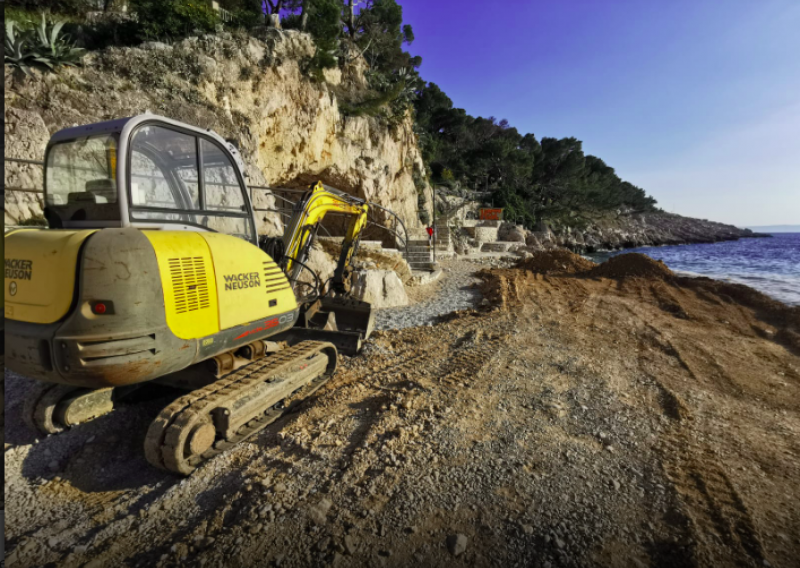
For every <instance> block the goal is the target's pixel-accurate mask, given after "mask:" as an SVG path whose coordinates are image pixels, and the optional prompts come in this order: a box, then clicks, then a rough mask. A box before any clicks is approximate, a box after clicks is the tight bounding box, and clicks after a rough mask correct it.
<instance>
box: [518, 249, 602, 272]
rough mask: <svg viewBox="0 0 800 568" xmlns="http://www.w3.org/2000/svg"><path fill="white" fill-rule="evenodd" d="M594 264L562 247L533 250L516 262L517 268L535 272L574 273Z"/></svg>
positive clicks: (590, 267)
mask: <svg viewBox="0 0 800 568" xmlns="http://www.w3.org/2000/svg"><path fill="white" fill-rule="evenodd" d="M594 266H595V263H594V262H592V261H591V260H587V259H585V258H583V257H582V256H580V255H578V254H575V253H573V252H570V251H568V250H564V249H557V250H548V251H539V252H535V253H533V256H532V257H531V258H527V259H524V260H521V261H520V262H519V263H518V264H517V268H519V269H522V270H528V271H530V272H535V273H537V274H576V273H579V272H586V271H587V270H591V269H592V268H594Z"/></svg>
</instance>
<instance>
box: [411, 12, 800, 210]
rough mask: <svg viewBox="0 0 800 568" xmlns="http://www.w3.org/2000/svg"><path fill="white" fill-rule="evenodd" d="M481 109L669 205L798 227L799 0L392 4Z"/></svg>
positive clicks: (417, 50)
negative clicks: (556, 140)
mask: <svg viewBox="0 0 800 568" xmlns="http://www.w3.org/2000/svg"><path fill="white" fill-rule="evenodd" d="M398 1H399V3H400V4H401V5H402V6H403V14H404V18H405V21H406V22H407V23H410V24H412V26H413V27H414V32H415V35H416V38H417V39H416V41H415V42H414V44H413V45H412V46H411V47H410V51H411V53H413V54H418V55H421V56H422V58H423V63H422V67H421V69H420V72H421V74H422V76H423V78H424V79H425V80H427V81H432V82H434V83H437V84H438V85H439V86H440V87H441V88H442V89H443V90H444V91H445V92H446V93H447V94H448V95H449V96H450V98H451V99H453V102H454V104H455V106H457V107H462V108H465V109H466V110H467V112H468V113H470V114H472V115H476V116H490V115H493V116H495V117H497V118H498V119H501V118H507V119H508V120H509V121H510V122H511V124H512V125H513V126H516V127H517V128H518V129H519V130H520V131H521V132H533V133H534V134H536V136H537V137H538V138H541V137H543V136H556V137H561V136H575V137H577V138H579V139H580V140H583V142H584V149H585V151H586V152H587V153H591V154H595V155H597V156H599V157H601V158H603V159H604V160H605V161H606V163H608V164H609V165H610V166H612V167H614V168H616V170H617V173H618V174H619V175H620V176H621V177H622V178H623V179H626V180H628V181H631V182H632V183H635V184H636V185H639V186H641V187H643V188H644V189H645V190H647V191H648V192H649V193H651V194H652V195H653V196H654V197H656V199H658V201H659V203H660V205H661V206H662V207H663V208H664V209H666V210H670V211H675V212H678V213H682V214H685V215H691V216H696V217H703V218H708V219H714V220H718V221H724V222H729V223H735V224H738V225H770V224H780V223H783V224H789V223H794V224H800V0H717V1H704V0H608V1H601V0H550V1H546V2H545V1H522V0H511V1H507V2H502V3H497V4H495V3H492V2H486V1H483V2H478V1H471V0H398Z"/></svg>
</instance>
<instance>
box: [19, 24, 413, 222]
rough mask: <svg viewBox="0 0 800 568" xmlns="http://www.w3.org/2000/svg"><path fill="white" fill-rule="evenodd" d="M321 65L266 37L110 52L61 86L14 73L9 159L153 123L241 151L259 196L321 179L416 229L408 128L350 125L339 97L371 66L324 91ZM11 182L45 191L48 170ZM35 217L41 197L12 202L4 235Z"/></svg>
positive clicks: (332, 76) (275, 34)
mask: <svg viewBox="0 0 800 568" xmlns="http://www.w3.org/2000/svg"><path fill="white" fill-rule="evenodd" d="M313 53H314V46H313V43H312V41H311V38H310V36H308V35H307V34H303V33H300V32H296V31H277V30H270V31H265V32H264V34H263V36H262V37H261V38H254V37H251V36H245V35H235V34H229V33H222V34H219V35H207V36H201V37H191V38H187V39H185V40H183V41H180V42H177V43H175V44H173V45H166V44H162V43H156V42H150V43H146V44H143V45H141V46H140V47H137V48H109V49H106V50H103V51H99V52H93V53H90V54H88V55H87V56H86V58H85V59H84V65H83V67H81V68H78V69H64V70H63V71H61V72H60V73H59V74H57V75H56V74H48V75H40V74H36V75H34V76H33V77H29V78H28V77H23V76H20V74H19V72H18V71H14V69H12V68H10V67H8V66H6V67H5V90H6V91H5V93H6V94H5V109H4V110H5V113H4V114H5V140H6V149H5V152H6V157H7V158H22V159H28V160H41V159H42V158H43V156H44V149H45V145H46V143H47V140H48V138H49V136H50V134H52V133H53V132H55V131H57V130H59V129H61V128H65V127H68V126H73V125H77V124H86V123H91V122H97V121H102V120H109V119H113V118H119V117H124V116H131V115H136V114H140V113H143V112H145V111H150V112H152V113H155V114H160V115H164V116H168V117H170V118H174V119H177V120H181V121H184V122H187V123H191V124H194V125H197V126H201V127H203V128H211V129H213V130H215V131H216V132H218V133H219V134H221V135H222V136H224V137H226V138H233V139H236V140H238V142H239V145H240V149H241V151H242V155H243V158H244V159H245V162H246V163H247V165H248V170H249V171H248V175H249V183H250V184H251V185H255V186H264V185H270V186H282V187H300V186H305V185H307V184H308V183H309V182H312V181H315V180H317V179H320V180H322V181H323V182H325V183H329V184H330V185H332V186H334V187H337V188H339V189H342V190H344V191H346V192H348V193H351V194H354V195H357V196H359V197H363V198H366V199H369V200H371V201H375V202H377V203H378V204H380V205H383V206H385V207H388V208H389V209H391V210H393V211H395V212H396V213H397V214H398V215H400V216H401V218H402V219H403V220H404V221H405V223H406V224H407V225H409V226H411V227H415V226H418V225H419V220H418V219H419V215H418V206H417V188H416V187H415V181H414V178H415V172H423V171H424V165H423V162H422V158H421V156H420V153H419V149H418V147H417V140H416V136H415V135H414V133H413V128H412V126H413V122H412V118H411V117H410V116H408V117H406V119H405V120H403V121H401V122H400V124H399V125H397V126H389V125H386V124H385V123H384V122H381V121H380V120H378V119H376V118H371V117H352V116H345V115H344V114H343V113H342V112H341V111H340V105H339V96H338V95H337V93H339V94H341V93H353V92H357V91H358V90H359V89H363V88H364V85H365V83H364V77H363V70H364V63H363V61H359V60H358V59H356V60H354V61H353V62H351V63H350V64H349V65H348V66H347V67H346V68H345V69H343V70H340V69H334V70H329V71H326V73H325V81H324V82H316V81H313V80H312V79H310V78H309V76H308V75H307V74H306V73H303V71H302V66H303V63H304V61H305V60H307V58H309V57H310V56H311V55H313ZM416 177H417V178H418V179H419V178H424V176H416ZM5 182H6V186H7V187H23V188H41V187H42V173H41V168H40V167H39V166H34V165H30V164H21V163H15V162H8V163H6V174H5ZM421 183H424V182H421ZM421 189H425V188H421ZM253 193H254V201H255V203H256V206H258V207H262V208H271V207H272V198H271V197H266V196H265V195H266V194H265V192H263V191H257V190H254V191H253ZM39 216H41V197H40V196H39V195H36V194H31V193H20V192H15V191H7V192H6V200H5V221H6V223H7V224H17V223H19V222H21V221H24V220H25V219H29V218H31V217H39ZM259 224H260V231H261V232H262V233H267V234H277V233H279V232H281V230H282V228H281V226H280V222H279V220H278V218H277V216H275V215H274V214H270V213H260V218H259Z"/></svg>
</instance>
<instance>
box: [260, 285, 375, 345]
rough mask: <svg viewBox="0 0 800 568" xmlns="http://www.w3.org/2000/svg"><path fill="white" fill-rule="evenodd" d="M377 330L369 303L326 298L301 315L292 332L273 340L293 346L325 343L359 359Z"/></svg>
mask: <svg viewBox="0 0 800 568" xmlns="http://www.w3.org/2000/svg"><path fill="white" fill-rule="evenodd" d="M374 328H375V314H373V313H372V306H370V305H369V304H368V303H367V302H362V301H361V300H356V299H355V298H351V297H348V296H336V297H330V296H325V297H324V298H321V299H319V300H317V301H316V302H314V303H313V304H312V305H311V306H309V307H308V308H307V309H306V311H305V313H303V314H301V316H300V319H299V320H298V322H297V325H295V327H293V328H292V329H290V330H288V331H285V332H283V333H281V334H278V335H276V336H273V337H272V340H273V341H286V342H288V343H289V344H290V345H293V344H295V343H297V342H300V341H326V342H328V343H332V344H333V345H335V346H336V349H337V350H338V351H339V352H340V353H342V354H344V355H357V354H358V353H359V352H360V351H361V343H362V341H364V340H365V339H367V338H368V337H369V336H370V334H371V333H372V330H373V329H374Z"/></svg>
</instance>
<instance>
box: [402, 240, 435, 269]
mask: <svg viewBox="0 0 800 568" xmlns="http://www.w3.org/2000/svg"><path fill="white" fill-rule="evenodd" d="M407 251H408V252H407V255H406V261H407V262H408V266H409V267H410V268H411V270H432V269H433V251H432V250H431V245H430V242H429V241H428V236H427V234H426V235H425V237H424V238H420V236H418V235H409V241H408V248H407Z"/></svg>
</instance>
